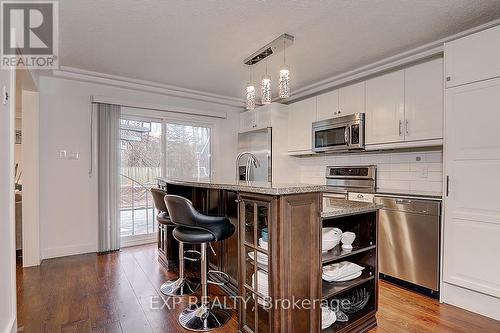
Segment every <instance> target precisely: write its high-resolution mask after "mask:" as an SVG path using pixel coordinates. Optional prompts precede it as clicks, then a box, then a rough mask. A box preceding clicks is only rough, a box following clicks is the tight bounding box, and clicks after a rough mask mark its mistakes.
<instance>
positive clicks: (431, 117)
mask: <svg viewBox="0 0 500 333" xmlns="http://www.w3.org/2000/svg"><path fill="white" fill-rule="evenodd" d="M404 128H405V140H406V141H419V140H432V139H442V138H443V59H442V58H439V59H435V60H432V61H429V62H425V63H422V64H419V65H416V66H412V67H409V68H406V69H405V124H404Z"/></svg>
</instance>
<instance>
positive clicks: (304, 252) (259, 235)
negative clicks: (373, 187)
mask: <svg viewBox="0 0 500 333" xmlns="http://www.w3.org/2000/svg"><path fill="white" fill-rule="evenodd" d="M158 185H159V186H160V187H161V188H164V189H166V190H167V192H168V193H169V194H175V195H180V196H184V197H186V198H188V199H190V200H191V201H192V202H193V205H194V206H195V207H196V208H197V209H198V210H199V211H201V212H203V213H205V214H208V215H218V216H227V217H228V218H229V219H230V221H231V223H232V224H233V225H234V226H235V228H236V232H235V234H234V235H233V236H232V237H231V238H229V239H227V240H225V241H223V242H219V243H214V244H213V246H214V250H215V255H214V254H212V253H210V255H209V266H210V269H213V270H220V271H223V272H225V273H227V274H228V275H229V283H228V284H226V285H225V286H224V287H223V289H224V290H225V292H227V293H228V295H230V296H233V297H237V300H238V302H237V303H238V323H239V329H240V330H241V331H242V332H273V333H278V332H279V333H282V332H297V333H302V332H321V331H322V330H321V304H322V301H323V300H327V299H329V298H330V299H331V297H333V296H337V295H345V294H348V293H349V292H351V291H353V290H355V289H356V287H357V286H361V287H366V286H371V285H372V284H375V286H376V280H377V279H376V276H375V275H374V276H371V277H369V279H368V280H366V281H363V282H360V281H361V280H360V281H355V285H352V287H350V288H346V289H342V288H341V289H339V291H338V292H332V290H329V289H328V288H327V289H326V292H329V293H331V294H327V295H325V282H323V281H322V266H323V264H325V263H332V262H335V261H336V260H339V261H342V260H340V259H342V258H343V257H342V256H337V257H336V255H335V254H334V251H333V252H328V253H326V254H322V253H321V246H322V245H321V234H322V233H321V230H322V227H323V224H325V226H326V225H328V226H331V225H332V224H339V225H342V226H343V228H344V229H346V231H347V229H349V227H347V225H348V222H346V221H347V220H349V217H346V216H340V217H336V216H329V217H328V219H323V218H322V213H321V205H322V192H323V191H324V187H323V186H314V185H304V184H297V185H274V184H273V185H269V184H264V185H262V184H259V185H258V186H257V185H256V184H247V183H244V184H213V183H191V182H181V181H177V180H175V181H174V180H165V179H159V182H158ZM375 211H376V210H373V209H372V210H371V213H370V212H369V213H364V215H360V218H361V219H362V220H363V221H365V220H366V221H368V220H369V219H373V221H372V222H369V221H368V222H369V223H368V224H367V225H369V226H371V227H375V230H376V213H374V212H375ZM360 221H361V220H360ZM356 223H358V224H356V225H358V227H356V226H353V227H352V228H353V230H354V229H356V228H359V225H361V224H364V222H363V223H362V222H356ZM346 224H347V225H346ZM368 229H369V227H368ZM368 229H367V230H364V229H363V231H360V230H361V229H360V230H358V231H359V232H362V233H367V232H369V230H368ZM349 230H351V229H349ZM375 232H376V231H375ZM159 237H160V240H162V237H164V238H165V237H166V238H165V239H163V241H162V242H159V244H160V243H161V245H163V246H165V243H167V244H168V243H169V242H171V243H174V244H175V240H172V239H171V235H169V234H168V233H165V235H163V236H159ZM370 237H371V236H370ZM370 237H369V236H368V235H365V234H362V235H361V234H360V242H364V241H368V239H369V238H370ZM375 237H376V234H375ZM356 244H357V243H355V244H353V245H356ZM168 249H169V247H168V246H167V252H168ZM372 250H373V251H372V252H370V250H367V251H366V253H365V252H359V253H357V252H356V253H355V254H353V258H356V260H359V261H360V262H362V263H365V264H366V266H367V270H366V274H375V272H376V269H377V268H376V242H374V243H373V244H372ZM209 252H211V251H209ZM160 256H162V252H161V251H160ZM163 256H164V258H167V257H170V256H169V254H168V253H166V254H163ZM373 256H374V257H373ZM373 258H375V259H373ZM159 260H160V262H161V263H162V264H167V265H171V261H167V260H164V259H163V258H162V259H159ZM374 260H375V261H374ZM196 264H198V263H195V265H191V266H192V267H191V269H192V270H193V271H198V270H199V268H197V267H196ZM363 274H364V275H362V277H363V278H365V279H366V278H367V276H366V274H365V273H363ZM360 278H361V277H360ZM356 280H358V279H356ZM353 282H354V281H353ZM334 289H335V288H334ZM370 290H371V291H370V293H374V294H372V296H371V297H372V298H371V300H370V301H369V302H368V306H370V307H373V311H370V312H366V314H363V315H362V316H353V317H352V318H353V320H351V321H350V322H348V323H337V322H336V323H335V324H333V325H332V326H331V327H329V328H327V329H326V330H324V331H325V332H364V331H367V330H368V329H369V328H371V327H373V326H375V325H376V320H375V312H376V308H377V298H378V295H377V292H378V289H377V287H375V288H373V289H370Z"/></svg>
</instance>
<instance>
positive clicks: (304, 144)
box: [288, 97, 316, 152]
mask: <svg viewBox="0 0 500 333" xmlns="http://www.w3.org/2000/svg"><path fill="white" fill-rule="evenodd" d="M289 107H290V109H289V113H288V151H289V152H301V151H302V152H311V151H312V123H313V122H314V121H316V97H312V98H308V99H304V100H302V101H299V102H295V103H292V104H290V105H289Z"/></svg>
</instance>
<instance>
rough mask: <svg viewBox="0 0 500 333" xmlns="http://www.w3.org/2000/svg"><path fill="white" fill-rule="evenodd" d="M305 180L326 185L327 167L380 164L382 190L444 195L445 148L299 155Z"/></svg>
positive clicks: (301, 174)
mask: <svg viewBox="0 0 500 333" xmlns="http://www.w3.org/2000/svg"><path fill="white" fill-rule="evenodd" d="M298 164H299V168H300V181H301V182H302V183H312V184H325V182H326V180H325V172H326V166H328V165H335V166H357V165H371V164H373V165H376V166H377V187H378V191H380V192H384V191H386V192H391V191H408V192H410V191H411V192H417V193H419V192H420V193H422V194H428V193H435V194H441V192H442V185H443V152H442V150H429V151H411V152H397V153H395V152H375V153H368V152H364V153H361V154H348V155H336V156H335V155H333V156H332V155H325V156H312V157H302V158H298Z"/></svg>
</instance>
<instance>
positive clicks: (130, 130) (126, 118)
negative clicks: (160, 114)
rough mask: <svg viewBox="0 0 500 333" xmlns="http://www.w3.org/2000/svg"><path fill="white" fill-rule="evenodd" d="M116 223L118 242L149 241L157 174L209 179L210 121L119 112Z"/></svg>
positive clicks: (154, 228) (153, 229) (153, 231)
mask: <svg viewBox="0 0 500 333" xmlns="http://www.w3.org/2000/svg"><path fill="white" fill-rule="evenodd" d="M120 135H121V146H120V148H121V169H120V186H121V187H120V223H121V225H120V226H121V228H120V229H121V237H122V245H123V246H128V245H133V244H139V243H144V242H147V241H148V240H150V241H152V240H153V239H154V238H155V235H156V232H157V231H158V226H157V223H156V210H155V208H154V205H153V198H152V196H151V192H150V189H151V187H153V186H156V178H158V177H160V176H164V177H169V178H176V179H183V180H201V181H209V180H210V177H211V164H212V163H211V162H212V160H211V148H212V147H211V137H212V129H211V127H210V126H207V125H201V124H196V123H183V122H180V121H177V120H175V121H174V120H169V119H158V118H156V119H155V118H146V117H138V116H132V115H122V118H121V124H120Z"/></svg>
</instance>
